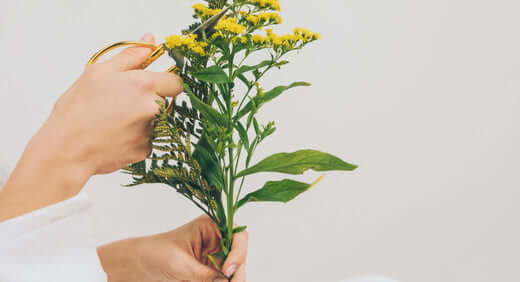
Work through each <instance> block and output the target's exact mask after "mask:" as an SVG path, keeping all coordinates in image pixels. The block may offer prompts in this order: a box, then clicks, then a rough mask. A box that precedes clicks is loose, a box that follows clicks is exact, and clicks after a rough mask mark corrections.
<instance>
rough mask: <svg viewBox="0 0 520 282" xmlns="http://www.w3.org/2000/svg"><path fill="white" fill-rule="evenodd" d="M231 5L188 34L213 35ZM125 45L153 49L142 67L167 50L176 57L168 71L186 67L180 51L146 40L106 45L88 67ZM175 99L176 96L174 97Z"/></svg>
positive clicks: (91, 59) (89, 62)
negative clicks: (203, 33) (204, 33)
mask: <svg viewBox="0 0 520 282" xmlns="http://www.w3.org/2000/svg"><path fill="white" fill-rule="evenodd" d="M229 8H230V6H228V7H227V8H225V9H223V10H222V11H220V12H219V13H217V14H215V15H213V16H212V17H211V18H209V19H208V20H207V21H205V22H204V23H202V24H201V25H199V26H198V27H196V28H195V29H193V30H191V31H189V32H187V33H186V35H189V34H194V33H198V34H201V33H202V32H206V35H208V36H209V35H211V33H212V32H214V27H215V25H216V24H217V23H218V21H219V20H220V19H221V18H222V17H223V16H224V14H225V13H226V12H227V11H228V10H229ZM123 46H138V47H147V48H150V49H152V50H153V51H152V53H151V54H150V55H148V58H146V60H145V61H144V62H143V63H142V64H141V68H143V69H145V68H147V67H148V66H149V65H151V64H152V63H153V62H155V61H156V60H157V59H158V58H159V57H161V56H162V55H163V54H164V52H165V51H168V52H169V53H170V55H171V56H172V57H173V58H174V59H175V62H176V64H175V65H173V66H171V67H169V68H168V69H167V70H166V72H175V71H176V70H178V69H180V70H182V69H183V68H184V56H183V55H182V54H180V52H175V50H170V49H168V47H166V45H165V43H162V44H160V45H157V46H156V45H154V44H151V43H148V42H144V41H120V42H116V43H113V44H110V45H108V46H106V47H105V48H103V49H101V50H99V51H97V52H96V53H95V54H94V55H93V56H92V57H91V58H90V59H89V60H88V63H87V66H86V67H88V66H89V65H92V64H95V63H96V62H97V60H98V59H99V58H101V56H103V55H104V54H106V53H107V52H109V51H111V50H113V49H116V48H119V47H123ZM174 99H175V98H174ZM173 101H174V100H172V102H170V104H169V105H168V108H167V109H166V112H167V113H170V111H171V110H172V107H173V104H174V102H173Z"/></svg>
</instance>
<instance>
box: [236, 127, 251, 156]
mask: <svg viewBox="0 0 520 282" xmlns="http://www.w3.org/2000/svg"><path fill="white" fill-rule="evenodd" d="M235 128H236V129H237V131H238V135H239V136H240V140H241V141H242V144H244V148H246V150H247V151H249V137H248V135H247V131H246V129H245V128H244V126H243V125H242V123H241V122H237V123H236V124H235Z"/></svg>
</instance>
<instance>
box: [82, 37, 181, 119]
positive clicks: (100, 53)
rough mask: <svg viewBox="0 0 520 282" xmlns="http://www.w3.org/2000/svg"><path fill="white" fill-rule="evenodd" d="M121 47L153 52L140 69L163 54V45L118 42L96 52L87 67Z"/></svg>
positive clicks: (142, 42)
mask: <svg viewBox="0 0 520 282" xmlns="http://www.w3.org/2000/svg"><path fill="white" fill-rule="evenodd" d="M123 46H137V47H147V48H150V49H152V50H153V52H152V53H151V54H150V55H149V56H148V58H146V61H144V63H142V64H141V67H142V68H143V69H145V68H146V67H148V66H149V65H151V64H152V63H153V62H155V60H157V59H158V58H159V57H160V56H162V55H163V54H164V45H163V44H161V45H159V46H155V45H154V44H152V43H148V42H144V41H120V42H116V43H113V44H110V45H108V46H106V47H105V48H103V49H101V50H99V51H97V52H96V53H95V54H94V55H92V57H91V58H90V59H89V60H88V62H87V67H88V66H90V65H92V64H95V63H96V62H97V60H98V59H99V58H101V56H103V55H104V54H106V53H107V52H109V51H111V50H113V49H116V48H119V47H123ZM175 70H176V66H175V65H173V66H171V67H169V68H168V69H167V70H166V72H175ZM173 104H174V100H172V101H171V102H170V105H169V106H168V108H167V109H166V111H167V112H168V113H169V112H170V111H171V109H172V106H173Z"/></svg>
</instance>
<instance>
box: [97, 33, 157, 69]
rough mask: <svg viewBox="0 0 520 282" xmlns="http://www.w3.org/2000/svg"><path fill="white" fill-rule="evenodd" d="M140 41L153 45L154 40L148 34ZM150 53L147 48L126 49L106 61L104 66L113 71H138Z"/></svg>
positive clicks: (151, 35)
mask: <svg viewBox="0 0 520 282" xmlns="http://www.w3.org/2000/svg"><path fill="white" fill-rule="evenodd" d="M141 41H144V42H148V43H151V44H155V38H154V36H153V34H151V33H149V32H147V33H146V34H145V35H143V37H141ZM152 51H153V50H152V49H150V48H147V47H128V48H126V49H125V50H123V51H121V52H120V53H119V54H117V55H115V56H113V57H112V58H110V59H108V60H106V65H109V66H110V67H112V68H113V69H114V70H115V71H127V70H134V69H140V68H141V64H142V63H144V61H145V60H146V58H148V56H149V55H150V53H151V52H152Z"/></svg>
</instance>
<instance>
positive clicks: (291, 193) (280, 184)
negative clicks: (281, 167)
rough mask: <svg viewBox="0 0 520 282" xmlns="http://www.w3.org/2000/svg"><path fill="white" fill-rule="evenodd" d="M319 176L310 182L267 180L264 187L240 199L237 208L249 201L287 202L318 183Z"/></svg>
mask: <svg viewBox="0 0 520 282" xmlns="http://www.w3.org/2000/svg"><path fill="white" fill-rule="evenodd" d="M322 177H323V176H321V177H320V178H318V180H316V181H315V182H314V183H312V184H308V183H304V182H299V181H294V180H291V179H284V180H280V181H267V182H266V183H265V184H264V187H262V188H260V189H258V190H256V191H254V192H251V193H249V194H247V195H246V196H244V197H243V198H242V199H240V201H238V204H237V208H240V207H241V206H243V205H244V204H245V203H248V202H282V203H287V202H289V201H290V200H292V199H294V198H296V196H298V195H300V194H301V193H303V192H305V191H307V190H309V188H311V187H312V186H314V185H315V184H316V183H318V182H319V181H320V180H321V178H322Z"/></svg>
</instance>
